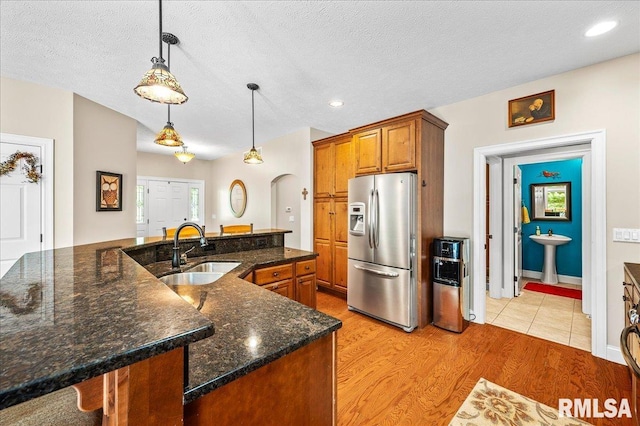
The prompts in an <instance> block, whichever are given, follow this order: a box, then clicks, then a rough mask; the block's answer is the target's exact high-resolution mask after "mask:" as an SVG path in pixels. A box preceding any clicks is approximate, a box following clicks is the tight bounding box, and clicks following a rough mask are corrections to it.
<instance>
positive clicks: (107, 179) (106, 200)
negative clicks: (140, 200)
mask: <svg viewBox="0 0 640 426" xmlns="http://www.w3.org/2000/svg"><path fill="white" fill-rule="evenodd" d="M96 211H98V212H111V211H118V212H119V211H122V175H121V174H119V173H110V172H101V171H97V172H96Z"/></svg>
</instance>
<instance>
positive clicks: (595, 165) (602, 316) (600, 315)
mask: <svg viewBox="0 0 640 426" xmlns="http://www.w3.org/2000/svg"><path fill="white" fill-rule="evenodd" d="M581 144H584V145H588V147H589V148H588V150H589V151H590V152H591V161H590V162H589V163H590V164H584V165H583V170H584V172H583V176H587V177H588V179H589V182H590V183H591V191H590V194H588V195H589V200H588V202H589V205H588V210H589V211H591V223H590V224H589V229H588V230H587V232H583V244H588V245H583V247H588V248H587V250H588V252H589V253H588V254H589V256H590V258H591V262H590V268H588V269H589V270H588V271H587V268H586V267H584V266H583V273H585V272H586V273H588V274H589V277H590V280H591V282H592V283H593V285H591V289H590V296H591V302H592V308H591V316H592V327H591V353H592V354H593V355H594V356H597V357H599V358H604V359H609V360H611V361H615V362H619V357H618V356H617V355H619V354H614V352H615V351H614V350H613V349H611V351H608V350H607V349H608V348H607V276H606V271H607V257H606V254H607V230H606V225H607V222H606V205H607V203H606V131H605V130H604V129H602V130H595V131H590V132H583V133H575V134H570V135H565V136H555V137H549V138H542V139H535V140H529V141H519V142H510V143H505V144H498V145H491V146H486V147H478V148H475V149H474V167H473V168H474V187H473V190H474V199H473V243H472V247H473V274H474V275H473V276H474V281H473V291H474V297H473V301H474V306H473V311H474V312H473V313H474V314H475V318H476V319H475V322H478V323H481V324H484V322H485V317H486V301H485V291H486V290H485V288H486V286H485V284H484V282H482V283H479V282H478V280H480V277H484V276H485V267H486V266H485V262H486V261H485V256H484V250H483V245H484V234H485V232H486V231H485V229H484V228H485V220H486V218H485V214H486V213H485V202H486V200H485V197H486V194H485V192H486V189H485V185H486V175H485V167H486V164H487V157H492V156H518V155H521V156H524V155H525V154H532V153H533V152H534V151H536V150H542V149H550V148H557V149H558V150H559V151H562V149H564V150H565V151H568V150H572V149H573V148H572V147H573V146H575V145H581ZM587 168H589V170H586V169H587ZM505 178H508V176H505ZM586 210H587V209H585V211H586ZM584 230H586V228H585V227H584V226H583V231H584ZM585 241H586V243H585ZM505 249H506V247H503V251H504V252H505V253H504V255H505V256H506V255H507V253H506V251H507V250H505ZM512 251H513V247H511V252H512ZM585 251H586V250H583V256H584V252H585ZM503 258H504V257H503ZM480 281H484V280H480ZM608 355H609V356H608Z"/></svg>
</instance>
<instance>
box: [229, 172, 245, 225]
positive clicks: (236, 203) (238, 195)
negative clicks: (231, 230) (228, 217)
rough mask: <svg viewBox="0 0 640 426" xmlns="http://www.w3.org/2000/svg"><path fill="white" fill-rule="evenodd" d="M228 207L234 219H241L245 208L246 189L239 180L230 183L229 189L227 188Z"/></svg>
mask: <svg viewBox="0 0 640 426" xmlns="http://www.w3.org/2000/svg"><path fill="white" fill-rule="evenodd" d="M229 205H230V206H231V212H233V215H234V216H235V217H241V216H242V215H243V214H244V210H245V209H246V208H247V189H246V188H245V187H244V183H242V181H241V180H240V179H236V180H234V181H233V182H231V187H229Z"/></svg>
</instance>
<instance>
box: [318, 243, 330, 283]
mask: <svg viewBox="0 0 640 426" xmlns="http://www.w3.org/2000/svg"><path fill="white" fill-rule="evenodd" d="M314 250H315V252H316V253H318V257H316V277H317V279H318V284H319V285H322V286H324V287H331V283H332V282H333V279H332V268H331V263H332V262H331V245H330V244H329V243H328V242H324V241H318V240H316V244H315V248H314Z"/></svg>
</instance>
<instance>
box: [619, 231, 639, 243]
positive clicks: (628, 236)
mask: <svg viewBox="0 0 640 426" xmlns="http://www.w3.org/2000/svg"><path fill="white" fill-rule="evenodd" d="M613 241H622V242H625V243H639V244H640V229H630V228H613Z"/></svg>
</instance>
